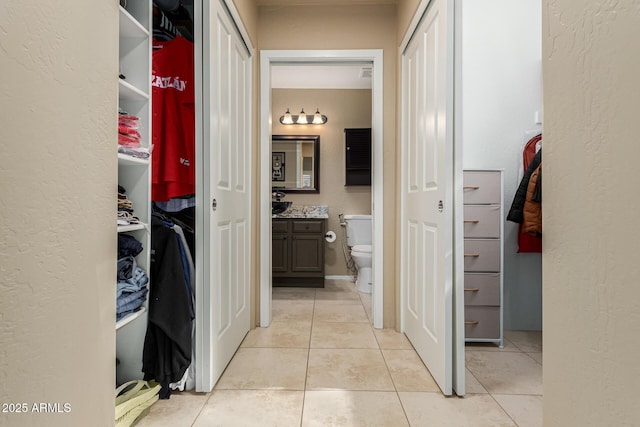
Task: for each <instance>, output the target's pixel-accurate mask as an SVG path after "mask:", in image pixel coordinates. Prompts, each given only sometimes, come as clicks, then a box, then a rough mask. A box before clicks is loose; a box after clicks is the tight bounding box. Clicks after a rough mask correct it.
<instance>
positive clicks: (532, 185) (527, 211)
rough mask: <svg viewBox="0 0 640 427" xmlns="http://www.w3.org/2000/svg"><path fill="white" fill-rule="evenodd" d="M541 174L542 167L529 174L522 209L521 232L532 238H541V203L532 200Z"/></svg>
mask: <svg viewBox="0 0 640 427" xmlns="http://www.w3.org/2000/svg"><path fill="white" fill-rule="evenodd" d="M541 173H542V165H540V166H538V168H537V169H536V170H535V171H533V173H532V174H531V178H530V179H529V185H528V187H527V197H526V199H525V202H524V209H523V214H524V221H523V222H522V230H523V231H524V232H525V233H527V234H532V235H534V236H542V203H541V202H538V201H535V200H534V192H535V189H536V185H537V184H538V179H539V177H540V174H541Z"/></svg>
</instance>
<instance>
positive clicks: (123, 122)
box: [118, 111, 150, 159]
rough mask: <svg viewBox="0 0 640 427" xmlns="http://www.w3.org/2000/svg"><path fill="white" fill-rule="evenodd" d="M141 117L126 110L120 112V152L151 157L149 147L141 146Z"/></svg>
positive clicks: (139, 156)
mask: <svg viewBox="0 0 640 427" xmlns="http://www.w3.org/2000/svg"><path fill="white" fill-rule="evenodd" d="M139 129H140V118H139V117H137V116H132V115H131V114H127V113H126V112H124V111H121V112H120V114H118V153H123V154H126V155H128V156H132V157H137V158H140V159H148V158H149V153H150V152H149V149H148V148H146V147H141V146H140V142H141V140H142V136H141V135H140V131H139Z"/></svg>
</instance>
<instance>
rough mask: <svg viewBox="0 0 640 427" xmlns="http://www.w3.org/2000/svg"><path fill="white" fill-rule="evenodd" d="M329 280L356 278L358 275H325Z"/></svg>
mask: <svg viewBox="0 0 640 427" xmlns="http://www.w3.org/2000/svg"><path fill="white" fill-rule="evenodd" d="M324 278H325V279H327V280H353V281H355V280H356V276H324Z"/></svg>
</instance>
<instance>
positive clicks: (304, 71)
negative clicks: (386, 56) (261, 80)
mask: <svg viewBox="0 0 640 427" xmlns="http://www.w3.org/2000/svg"><path fill="white" fill-rule="evenodd" d="M371 67H372V64H346V65H345V64H339V65H337V64H334V65H331V64H296V65H277V64H276V65H273V66H272V67H271V87H272V88H274V89H371Z"/></svg>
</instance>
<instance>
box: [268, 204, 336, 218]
mask: <svg viewBox="0 0 640 427" xmlns="http://www.w3.org/2000/svg"><path fill="white" fill-rule="evenodd" d="M271 218H280V219H287V218H309V219H328V218H329V207H328V206H327V205H291V207H290V208H289V209H287V210H286V211H284V212H282V213H280V214H276V215H271Z"/></svg>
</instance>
